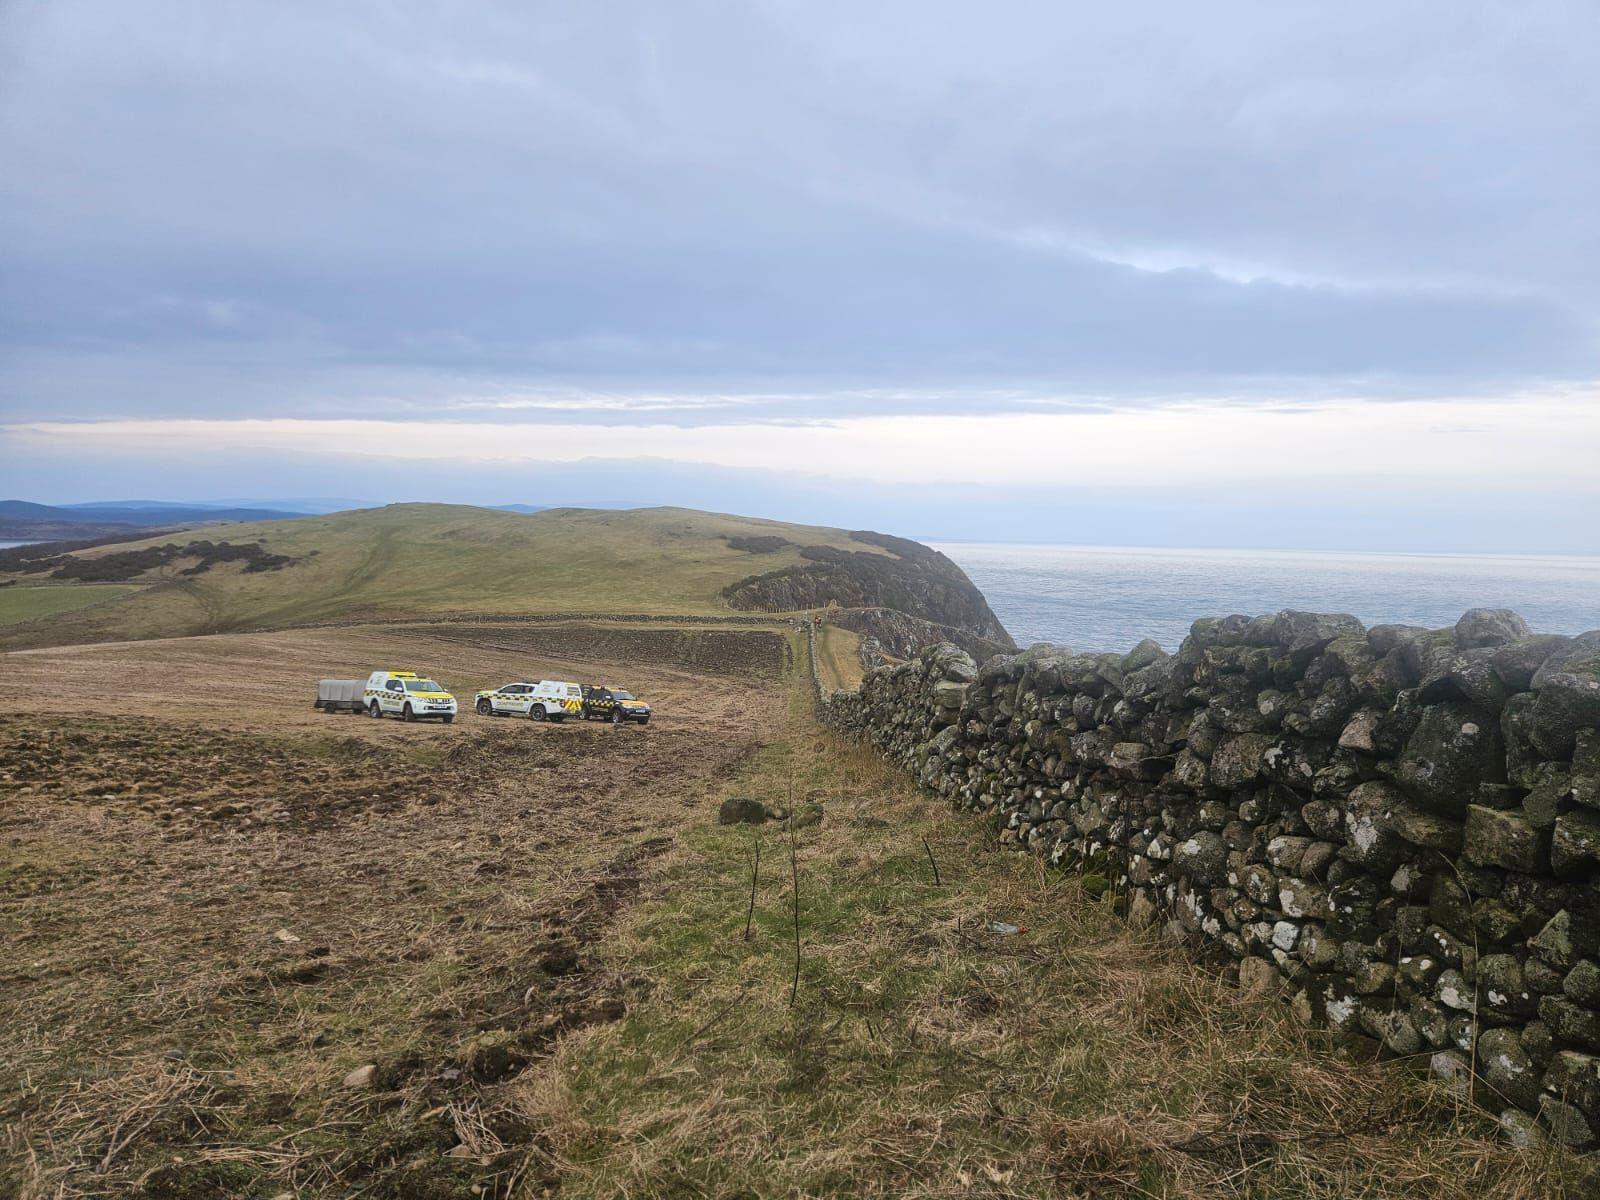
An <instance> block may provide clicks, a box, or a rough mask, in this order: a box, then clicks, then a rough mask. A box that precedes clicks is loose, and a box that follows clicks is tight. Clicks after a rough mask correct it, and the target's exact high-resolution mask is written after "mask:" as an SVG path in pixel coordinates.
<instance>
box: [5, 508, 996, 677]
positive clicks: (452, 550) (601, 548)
mask: <svg viewBox="0 0 1600 1200" xmlns="http://www.w3.org/2000/svg"><path fill="white" fill-rule="evenodd" d="M203 532H204V533H205V534H206V535H207V536H206V537H205V538H199V537H195V536H194V535H193V534H192V533H191V534H179V535H170V534H169V535H164V536H162V537H159V538H150V539H144V540H139V541H132V542H125V543H118V544H116V545H107V546H98V547H90V548H86V549H82V550H79V551H77V552H76V553H75V554H74V555H73V557H72V559H71V560H70V561H67V562H62V563H52V564H50V568H51V569H49V570H47V571H45V570H34V571H31V572H28V573H26V574H14V575H13V576H12V577H13V578H16V579H17V580H18V581H19V586H34V585H37V584H40V583H46V582H49V583H52V584H54V583H56V582H57V581H60V580H69V581H71V580H79V581H84V582H90V581H93V582H101V583H109V582H115V583H127V582H134V583H139V584H142V585H144V586H142V587H141V588H140V590H139V591H138V593H137V594H134V595H130V596H127V597H124V598H122V599H120V600H117V601H116V602H114V603H109V604H101V605H97V606H95V607H93V608H87V609H83V610H81V611H76V612H70V613H62V614H60V615H58V616H56V617H52V618H49V619H47V620H42V621H37V622H33V623H31V624H29V625H26V626H15V627H12V628H10V629H6V630H4V631H3V632H0V645H4V646H9V647H20V646H32V645H49V644H58V643H66V642H81V641H105V640H113V639H123V638H145V637H164V636H179V635H184V634H192V633H207V632H226V631H232V630H251V629H270V628H280V627H283V626H289V625H300V624H307V623H319V622H341V621H352V620H371V619H375V620H384V619H398V618H408V619H415V618H424V619H425V618H428V617H439V616H454V615H472V614H496V615H541V614H557V613H560V614H575V615H608V614H641V615H662V616H713V615H728V614H729V612H730V609H740V608H745V609H756V610H761V611H775V610H783V611H787V610H790V609H793V608H798V607H803V606H811V605H817V606H822V605H825V604H826V603H827V602H828V600H829V599H830V598H832V599H836V600H838V601H839V602H840V603H845V604H848V603H854V602H856V600H855V599H853V598H855V597H861V596H865V597H868V599H866V600H864V601H861V602H863V603H889V604H891V605H892V604H893V601H892V599H889V600H886V599H884V597H883V593H884V592H885V590H886V588H885V585H884V581H886V580H888V581H894V580H911V581H912V583H913V584H914V585H915V586H914V587H912V588H911V589H910V590H909V591H908V590H907V589H906V587H905V586H903V585H901V586H900V591H899V592H897V593H896V594H897V595H898V594H904V595H906V596H907V597H908V599H907V603H908V604H911V605H913V608H912V615H913V616H915V617H918V618H921V619H923V620H927V621H933V622H938V623H941V624H949V625H953V626H956V627H957V628H958V631H959V632H964V633H970V634H974V635H977V636H980V637H986V638H994V637H995V634H996V632H997V631H998V633H999V635H1000V637H1001V638H1004V631H1003V630H1001V629H1000V627H999V624H998V622H997V621H995V620H994V616H993V614H992V613H990V612H989V611H988V608H987V605H985V604H984V603H983V600H982V596H981V594H979V593H978V592H977V589H976V588H974V587H973V586H972V584H971V583H970V581H968V580H967V579H966V577H965V575H963V574H961V572H960V570H959V568H957V567H955V565H954V564H952V563H949V561H948V560H946V559H943V557H942V556H938V555H934V554H933V552H931V551H928V550H926V549H925V548H924V547H920V546H917V544H916V543H909V542H902V541H901V540H900V539H893V538H886V537H882V536H881V535H869V534H851V533H849V532H846V531H845V530H840V529H829V528H825V527H820V526H805V525H791V524H786V523H784V522H779V521H766V520H759V519H755V518H747V517H736V516H726V515H721V514H714V513H703V512H696V511H693V510H689V509H678V508H653V509H633V510H600V509H570V508H566V509H549V510H545V511H543V512H538V513H532V514H520V513H510V512H504V511H499V510H494V509H483V508H471V507H466V506H457V505H435V504H401V505H390V506H389V507H387V508H376V509H360V510H356V511H352V512H344V513H334V514H331V515H328V516H313V517H301V518H297V519H293V520H278V521H271V522H260V523H252V524H242V525H230V526H228V527H227V529H226V530H225V531H224V530H207V531H203ZM224 543H226V545H224ZM167 547H174V548H175V549H172V550H168V549H166V548H167ZM912 547H915V553H913V552H912V550H911V548H912ZM241 548H243V549H241ZM819 556H820V557H821V558H823V559H826V560H827V564H826V565H827V567H828V570H829V573H830V574H829V578H830V579H833V580H835V582H837V581H838V579H839V578H840V577H841V573H842V574H843V575H844V576H847V577H851V578H854V577H859V580H861V581H865V582H864V583H863V584H861V585H860V586H854V587H851V588H840V589H836V594H834V595H829V594H824V592H822V591H819V590H818V589H816V588H812V589H811V590H810V591H809V593H808V594H807V595H806V596H804V597H797V598H795V599H794V600H792V601H791V602H788V603H784V604H763V603H756V602H749V601H746V600H745V599H744V598H743V597H742V594H741V592H740V585H741V584H742V583H743V582H745V581H748V580H751V579H754V578H756V577H761V576H767V577H770V576H771V575H773V573H786V572H788V573H798V574H799V575H801V576H804V575H805V574H806V572H808V571H810V570H811V569H813V568H815V567H816V566H817V565H818V559H819ZM851 564H855V566H854V567H853V568H852V567H851ZM11 566H12V567H13V569H14V567H15V564H11ZM5 569H6V566H4V565H0V571H4V570H5ZM852 572H853V574H852ZM930 581H936V582H937V584H938V586H933V583H932V582H930ZM73 586H75V585H73ZM888 590H892V589H888ZM757 592H758V593H759V594H765V593H763V592H761V591H760V589H757ZM730 595H731V597H732V598H731V599H730ZM953 595H959V597H960V603H959V604H950V605H948V606H946V608H947V611H946V609H942V608H941V597H945V596H953ZM872 597H877V598H876V599H873V598H872Z"/></svg>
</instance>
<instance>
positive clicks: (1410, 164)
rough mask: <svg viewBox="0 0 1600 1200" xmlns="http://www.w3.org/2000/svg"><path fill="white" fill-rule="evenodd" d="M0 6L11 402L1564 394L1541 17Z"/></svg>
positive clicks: (1565, 249)
mask: <svg viewBox="0 0 1600 1200" xmlns="http://www.w3.org/2000/svg"><path fill="white" fill-rule="evenodd" d="M3 20H4V24H5V29H6V32H5V38H6V46H5V51H4V61H5V63H6V64H7V65H8V66H10V67H12V68H13V69H12V70H11V71H10V72H9V73H8V74H9V82H7V83H4V84H0V160H3V161H4V162H6V163H8V164H10V165H11V168H12V169H9V170H7V172H6V176H5V178H6V182H5V183H4V185H3V191H0V222H3V227H4V228H5V229H6V230H7V231H8V232H7V235H6V237H5V239H4V243H3V245H0V327H3V328H4V330H5V332H4V334H0V337H3V338H4V339H5V340H4V342H3V343H0V351H3V352H4V353H5V357H6V358H7V360H8V362H7V364H5V366H4V373H3V374H0V388H3V389H4V391H3V393H0V404H3V405H4V407H5V409H6V411H7V412H8V413H10V414H14V415H18V416H38V415H47V414H66V415H106V414H110V413H113V412H115V413H121V414H124V415H135V414H151V415H154V414H158V413H159V414H179V413H188V412H199V411H204V412H208V413H212V414H215V413H217V412H219V411H234V412H239V413H241V414H255V413H258V412H261V411H264V410H266V409H270V410H271V411H273V412H285V411H296V412H315V411H326V410H329V409H336V410H342V411H367V410H369V409H376V408H380V407H382V408H392V407H393V406H394V403H395V401H396V399H402V400H403V399H407V398H410V399H412V400H417V401H420V402H426V401H427V400H429V399H430V398H431V397H433V396H435V395H437V394H438V390H439V389H440V388H442V387H445V386H447V385H448V386H459V389H460V391H461V392H462V393H463V394H467V395H472V394H479V393H482V392H484V391H493V390H496V389H503V390H507V391H512V392H515V391H517V390H518V389H520V388H525V387H530V386H533V387H536V386H550V387H562V388H585V387H588V388H593V389H599V390H604V389H618V390H625V391H638V390H640V389H646V390H657V391H669V392H670V391H673V390H677V391H683V392H693V391H696V390H725V391H730V392H732V391H741V390H743V391H753V392H761V393H771V392H773V391H792V392H795V393H799V394H801V395H805V396H808V397H815V396H818V395H821V396H831V397H832V399H830V400H827V401H825V402H821V405H820V406H821V408H822V409H823V410H826V411H848V410H851V409H853V410H854V411H862V410H866V409H877V408H879V407H880V406H881V407H882V408H884V409H887V410H890V411H927V410H933V409H940V408H944V407H949V406H958V405H961V404H968V405H970V404H972V403H974V402H975V401H974V399H973V397H978V398H979V401H978V402H981V403H984V404H986V405H990V406H1008V405H1011V404H1013V403H1022V402H1023V400H1021V399H1015V400H1014V399H1008V398H1007V397H1008V396H1013V395H1014V396H1017V397H1023V398H1025V397H1026V396H1027V395H1029V394H1034V393H1053V392H1061V391H1067V392H1075V393H1078V392H1092V391H1101V392H1105V393H1107V394H1120V395H1129V394H1134V393H1139V394H1151V395H1166V394H1171V393H1173V392H1175V391H1182V392H1189V393H1196V392H1204V391H1206V390H1207V389H1211V390H1223V391H1231V390H1235V389H1246V390H1248V389H1251V388H1260V387H1266V386H1271V387H1274V388H1281V389H1284V390H1286V391H1290V392H1296V393H1303V392H1307V391H1316V390H1318V389H1334V390H1337V389H1341V388H1342V389H1347V390H1348V389H1351V388H1359V389H1364V390H1367V391H1369V392H1379V393H1381V392H1386V391H1389V392H1417V391H1422V392H1427V391H1429V390H1435V391H1438V392H1441V393H1447V392H1450V391H1453V390H1460V389H1462V388H1466V387H1483V386H1502V387H1516V386H1526V385H1532V384H1535V383H1538V382H1540V381H1545V380H1550V379H1577V378H1590V377H1593V376H1594V375H1595V373H1596V372H1595V352H1596V349H1597V338H1596V327H1597V322H1600V300H1597V298H1596V297H1597V295H1600V290H1597V287H1596V285H1597V284H1600V242H1597V240H1596V239H1595V238H1594V237H1593V218H1592V197H1593V196H1594V195H1595V194H1596V191H1597V190H1600V188H1597V185H1600V165H1597V163H1600V159H1597V156H1596V155H1594V154H1593V152H1592V148H1593V147H1594V146H1595V145H1596V144H1600V136H1597V135H1600V84H1597V83H1596V81H1595V76H1594V73H1593V71H1592V53H1593V50H1594V48H1595V46H1596V44H1597V42H1600V15H1597V14H1596V12H1595V10H1594V8H1593V6H1592V5H1590V4H1588V3H1585V2H1582V0H1574V2H1572V3H1558V2H1544V3H1530V4H1526V5H1518V6H1514V7H1509V8H1508V7H1506V6H1493V5H1488V4H1462V3H1456V2H1450V3H1446V2H1443V0H1438V2H1431V3H1417V4H1411V5H1406V6H1402V7H1397V6H1394V5H1385V4H1377V3H1356V4H1350V5H1341V6H1337V8H1327V9H1317V8H1314V7H1311V6H1299V5H1296V6H1267V5H1260V4H1246V3H1235V4H1220V5H1203V6H1202V5H1194V6H1181V5H1172V4H1170V3H1154V2H1148V3H1132V4H1124V5H1118V6H1115V7H1114V8H1112V7H1107V6H1101V5H1056V4H1047V3H1042V2H1041V3H1035V4H1021V3H1007V4H991V5H984V6H973V5H956V4H941V3H919V4H915V5H910V4H906V5H886V6H876V5H874V6H861V5H844V4H832V3H822V4H819V3H815V2H813V3H805V4H801V3H798V2H781V3H780V2H776V0H773V2H768V3H764V4H759V5H748V6H733V5H724V4H712V3H686V4H681V5H679V4H675V5H670V6H666V5H652V4H645V3H633V4H626V3H618V2H615V0H613V2H605V0H601V2H597V3H593V4H586V5H580V6H570V5H554V4H542V5H528V4H511V3H506V4H477V5H472V6H440V5H434V4H423V3H412V4H407V3H384V4H379V3H375V2H374V3H365V4H349V5H327V4H309V3H300V4H295V3H283V4H275V5H272V6H267V7H263V6H258V5H251V4H243V3H238V4H229V3H218V4H214V5H207V6H203V7H202V8H199V9H196V8H194V7H193V6H190V5H179V4H175V3H171V2H170V0H169V2H166V3H149V4H144V5H139V6H128V5H119V4H114V3H110V2H109V0H103V2H99V3H92V2H89V0H62V2H60V3H55V4H51V5H42V4H34V5H31V6H27V5H25V6H20V7H14V8H12V9H11V10H9V13H8V15H6V16H5V17H4V18H3ZM1130 264H1143V269H1142V268H1141V266H1138V265H1130ZM1173 264H1176V266H1172V265H1173ZM1169 266H1171V267H1172V269H1166V268H1168V267H1169ZM96 364H98V365H99V367H100V368H101V369H99V370H96V369H91V368H92V367H94V366H95V365H96ZM353 383H354V384H355V385H356V386H352V384H353ZM895 389H902V390H903V392H904V393H905V394H904V396H903V397H902V398H901V399H900V400H898V401H896V400H892V399H884V398H882V395H881V393H883V392H884V391H893V390H895ZM875 391H876V392H877V393H879V398H878V399H876V400H874V399H869V398H867V397H869V395H870V394H872V393H874V392H875ZM962 396H964V397H965V398H964V399H963V398H960V397H962ZM806 404H807V406H808V408H807V410H808V411H818V408H819V403H818V402H816V401H813V400H808V401H807V402H806ZM770 408H771V410H772V411H774V412H779V411H783V410H784V408H785V405H784V404H783V403H782V402H772V403H771V405H770ZM605 419H617V418H616V417H615V416H612V417H607V418H605ZM697 419H698V418H697Z"/></svg>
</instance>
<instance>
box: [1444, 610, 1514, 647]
mask: <svg viewBox="0 0 1600 1200" xmlns="http://www.w3.org/2000/svg"><path fill="white" fill-rule="evenodd" d="M1532 632H1533V631H1532V630H1531V629H1529V628H1528V623H1527V622H1526V621H1524V620H1523V619H1522V618H1521V617H1519V616H1518V615H1517V614H1516V613H1514V612H1512V611H1511V610H1510V609H1509V608H1471V609H1468V610H1467V611H1466V612H1465V613H1463V614H1462V616H1461V619H1460V620H1459V621H1457V622H1456V630H1455V634H1456V646H1457V647H1458V648H1459V649H1462V650H1478V649H1481V648H1483V647H1485V646H1503V645H1505V644H1506V643H1507V642H1514V641H1516V640H1517V639H1518V638H1525V637H1528V636H1529V635H1531V634H1532Z"/></svg>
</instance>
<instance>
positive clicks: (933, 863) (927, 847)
mask: <svg viewBox="0 0 1600 1200" xmlns="http://www.w3.org/2000/svg"><path fill="white" fill-rule="evenodd" d="M922 848H923V849H924V850H926V851H927V852H928V865H929V866H930V867H932V868H933V886H934V887H943V886H944V883H943V882H942V881H941V880H940V879H939V864H938V862H937V861H936V860H935V859H934V857H933V847H932V846H930V845H928V839H927V838H923V839H922Z"/></svg>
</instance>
